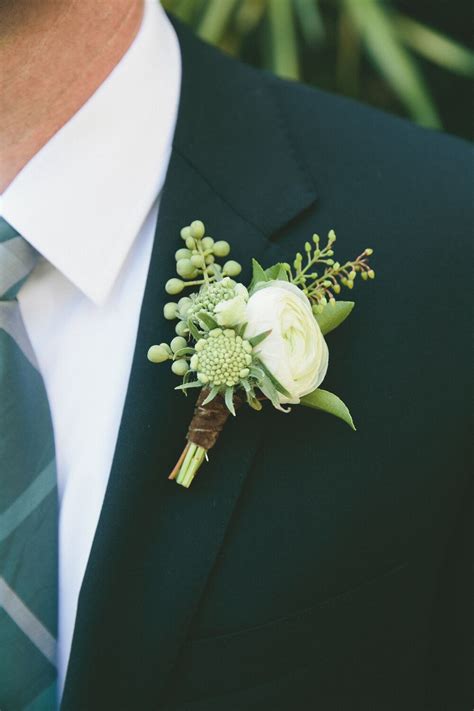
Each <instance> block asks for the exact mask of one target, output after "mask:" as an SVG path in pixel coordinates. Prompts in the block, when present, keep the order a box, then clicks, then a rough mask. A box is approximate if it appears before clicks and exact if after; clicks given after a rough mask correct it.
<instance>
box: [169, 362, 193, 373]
mask: <svg viewBox="0 0 474 711" xmlns="http://www.w3.org/2000/svg"><path fill="white" fill-rule="evenodd" d="M171 370H172V371H173V373H174V374H175V375H179V376H180V377H182V376H183V375H186V373H187V372H188V370H189V365H188V361H187V360H175V361H174V363H172V364H171Z"/></svg>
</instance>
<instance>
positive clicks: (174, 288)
mask: <svg viewBox="0 0 474 711" xmlns="http://www.w3.org/2000/svg"><path fill="white" fill-rule="evenodd" d="M183 289H184V282H182V281H181V279H168V281H167V282H166V284H165V291H166V293H167V294H170V295H171V296H174V295H175V294H179V293H180V292H181V291H183Z"/></svg>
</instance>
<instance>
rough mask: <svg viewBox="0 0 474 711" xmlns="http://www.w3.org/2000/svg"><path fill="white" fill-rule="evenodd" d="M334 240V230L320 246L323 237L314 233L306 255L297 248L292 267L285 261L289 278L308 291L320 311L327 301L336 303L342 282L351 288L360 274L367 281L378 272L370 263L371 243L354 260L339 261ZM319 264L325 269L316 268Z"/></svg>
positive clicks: (318, 311)
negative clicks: (335, 254)
mask: <svg viewBox="0 0 474 711" xmlns="http://www.w3.org/2000/svg"><path fill="white" fill-rule="evenodd" d="M335 241H336V234H335V232H334V230H331V231H330V232H329V234H328V240H327V243H326V246H324V247H321V246H320V237H319V235H316V234H315V235H313V244H311V242H306V244H305V253H306V259H305V258H304V257H303V255H302V253H301V252H298V253H297V255H296V257H295V259H294V262H293V268H292V267H291V266H290V265H289V264H287V265H286V269H287V271H288V274H289V278H290V281H291V282H292V283H293V284H295V285H296V286H298V287H299V288H300V289H301V290H302V291H303V292H304V293H305V294H306V296H307V297H308V299H309V300H310V301H311V303H312V306H313V311H314V313H320V312H321V311H322V310H323V308H324V306H325V305H326V304H327V303H328V302H329V303H330V304H335V303H336V300H335V296H337V295H339V294H340V293H341V284H342V285H343V286H346V287H347V288H348V289H352V288H353V287H354V281H355V279H356V277H357V275H358V274H360V275H361V277H362V279H363V280H364V281H366V280H367V279H375V272H374V270H373V269H371V267H370V266H369V264H368V257H370V256H371V255H372V254H373V253H374V250H373V249H371V248H369V247H368V248H367V249H364V251H363V252H362V254H359V256H358V257H357V258H356V259H354V260H353V261H349V262H346V263H345V264H340V263H339V262H336V261H335V260H334V259H333V256H334V250H333V246H334V242H335ZM318 266H320V267H322V270H323V271H322V273H321V272H318V271H314V269H315V268H318Z"/></svg>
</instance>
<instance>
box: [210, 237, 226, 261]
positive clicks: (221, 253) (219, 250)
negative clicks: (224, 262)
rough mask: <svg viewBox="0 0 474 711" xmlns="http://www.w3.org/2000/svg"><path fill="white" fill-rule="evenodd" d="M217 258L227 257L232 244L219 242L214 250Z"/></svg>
mask: <svg viewBox="0 0 474 711" xmlns="http://www.w3.org/2000/svg"><path fill="white" fill-rule="evenodd" d="M212 251H213V252H214V254H215V255H216V257H227V255H228V254H229V252H230V244H229V243H228V242H225V241H224V240H219V242H216V243H215V244H214V247H213V250H212Z"/></svg>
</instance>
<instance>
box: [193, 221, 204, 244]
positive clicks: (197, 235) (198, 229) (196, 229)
mask: <svg viewBox="0 0 474 711" xmlns="http://www.w3.org/2000/svg"><path fill="white" fill-rule="evenodd" d="M190 230H191V237H194V239H202V238H203V237H204V233H205V232H206V228H205V227H204V223H203V222H201V220H194V222H191V225H190Z"/></svg>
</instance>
